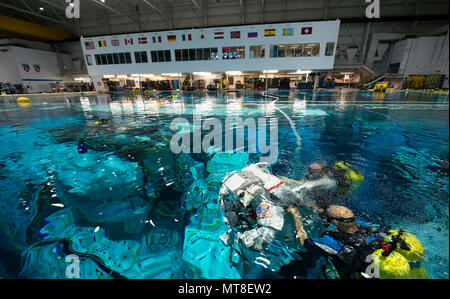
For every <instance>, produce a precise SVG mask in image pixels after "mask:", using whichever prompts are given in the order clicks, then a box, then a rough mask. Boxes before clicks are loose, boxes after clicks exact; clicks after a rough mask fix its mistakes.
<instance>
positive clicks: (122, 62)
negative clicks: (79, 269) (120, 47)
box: [119, 53, 125, 64]
mask: <svg viewBox="0 0 450 299" xmlns="http://www.w3.org/2000/svg"><path fill="white" fill-rule="evenodd" d="M119 59H120V64H124V63H125V53H119Z"/></svg>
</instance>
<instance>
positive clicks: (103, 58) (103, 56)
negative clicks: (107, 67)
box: [100, 54, 108, 64]
mask: <svg viewBox="0 0 450 299" xmlns="http://www.w3.org/2000/svg"><path fill="white" fill-rule="evenodd" d="M100 57H101V59H102V64H108V59H107V58H106V54H101V55H100Z"/></svg>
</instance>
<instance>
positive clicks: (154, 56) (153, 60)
mask: <svg viewBox="0 0 450 299" xmlns="http://www.w3.org/2000/svg"><path fill="white" fill-rule="evenodd" d="M151 55H152V62H158V52H156V51H152V52H151Z"/></svg>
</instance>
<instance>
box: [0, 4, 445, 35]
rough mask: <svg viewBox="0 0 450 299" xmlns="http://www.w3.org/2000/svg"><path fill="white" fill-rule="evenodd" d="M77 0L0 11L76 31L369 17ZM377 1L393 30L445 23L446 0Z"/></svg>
mask: <svg viewBox="0 0 450 299" xmlns="http://www.w3.org/2000/svg"><path fill="white" fill-rule="evenodd" d="M80 1H81V18H80V19H68V18H67V17H66V16H65V11H66V7H67V5H68V4H67V3H66V1H65V0H0V14H2V15H6V16H10V17H14V18H18V19H23V20H26V21H29V22H33V23H38V24H42V25H47V26H50V27H53V28H57V29H61V30H64V31H68V32H72V33H74V34H76V35H79V36H81V35H83V36H95V35H106V34H117V33H129V32H140V31H158V30H170V29H182V28H199V27H215V26H226V25H241V24H258V23H278V22H294V21H313V20H327V19H337V18H339V19H341V20H343V21H344V22H346V23H364V22H367V21H368V20H369V19H367V18H366V17H365V9H366V7H367V5H368V4H367V3H366V2H365V0H164V1H163V0H126V1H125V0H104V2H102V1H101V0H80ZM380 2H381V17H382V19H380V20H378V21H381V23H383V22H384V23H392V24H394V25H388V26H389V27H392V28H394V29H392V30H395V26H397V27H398V28H400V27H401V26H402V25H401V23H405V22H406V23H408V24H409V25H408V26H409V27H413V26H415V27H417V24H418V23H427V24H429V26H428V27H427V26H425V27H424V28H425V29H424V30H431V29H433V28H435V27H437V26H442V25H443V24H444V25H445V24H448V21H447V20H445V19H444V18H445V17H448V12H449V9H448V5H449V2H448V0H380ZM41 7H42V8H43V10H41V9H40V8H41ZM372 21H373V19H372ZM399 21H401V22H399ZM398 30H401V29H398ZM416 30H417V28H414V31H416ZM419 31H420V30H419ZM415 33H417V32H415ZM419 33H420V32H419Z"/></svg>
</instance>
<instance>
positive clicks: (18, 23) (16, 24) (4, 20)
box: [0, 4, 72, 41]
mask: <svg viewBox="0 0 450 299" xmlns="http://www.w3.org/2000/svg"><path fill="white" fill-rule="evenodd" d="M0 5H3V4H0ZM0 31H4V32H11V33H14V34H17V35H20V36H26V37H31V38H35V39H38V40H51V41H59V40H64V39H66V38H70V37H72V34H71V33H68V32H64V31H60V30H56V29H53V28H50V27H46V26H42V25H38V24H33V23H30V22H26V21H22V20H19V19H15V18H10V17H6V16H2V15H0Z"/></svg>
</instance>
